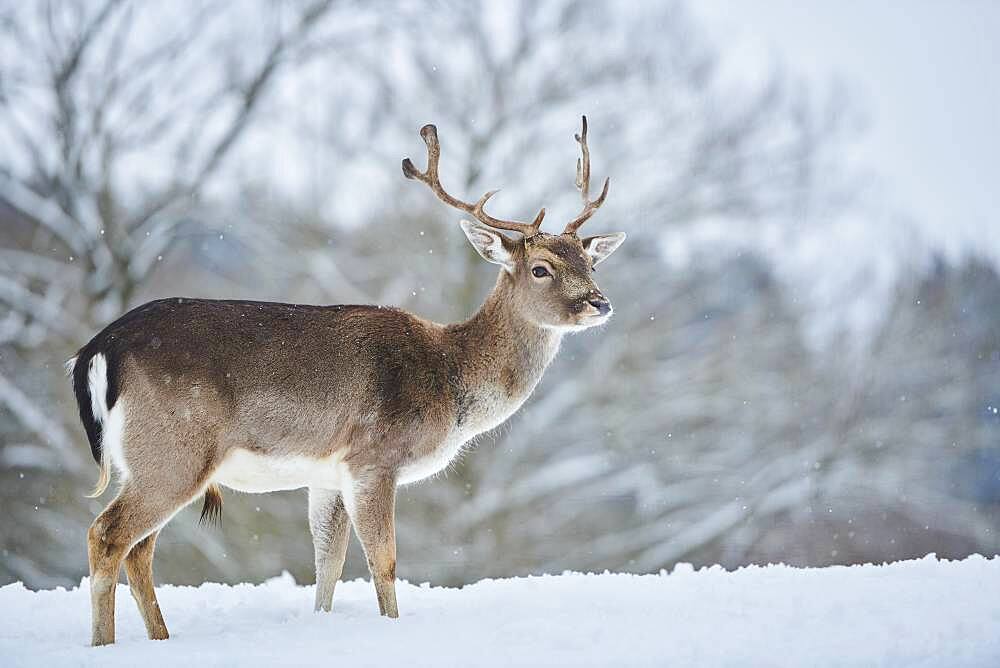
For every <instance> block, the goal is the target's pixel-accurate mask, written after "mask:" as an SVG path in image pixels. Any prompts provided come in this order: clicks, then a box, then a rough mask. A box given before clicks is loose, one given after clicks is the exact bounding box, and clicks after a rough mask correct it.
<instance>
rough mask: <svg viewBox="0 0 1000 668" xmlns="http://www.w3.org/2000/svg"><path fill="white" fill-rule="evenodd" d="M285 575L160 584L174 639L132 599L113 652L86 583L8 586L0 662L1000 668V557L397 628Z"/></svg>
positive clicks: (849, 570) (545, 604)
mask: <svg viewBox="0 0 1000 668" xmlns="http://www.w3.org/2000/svg"><path fill="white" fill-rule="evenodd" d="M312 589H313V588H312V587H302V586H298V585H296V584H295V582H294V581H293V580H292V578H291V577H290V576H289V575H287V574H285V575H282V576H280V577H276V578H274V579H271V580H268V581H267V582H265V583H263V584H261V585H247V584H243V585H237V586H234V587H231V586H227V585H219V584H205V585H202V586H201V587H174V586H163V587H160V588H159V589H158V595H159V598H160V604H161V606H162V608H163V611H164V616H165V617H166V620H167V625H168V626H169V627H170V631H171V634H172V636H173V637H172V638H171V639H170V640H168V641H162V642H154V641H149V640H146V638H145V632H144V629H143V626H142V622H141V620H140V618H139V614H138V612H137V610H136V607H135V605H134V603H133V602H132V601H131V600H130V598H129V594H128V588H127V587H119V589H118V599H117V605H118V644H117V645H114V646H110V647H102V648H96V649H94V648H90V647H88V646H87V643H88V640H89V635H90V628H89V624H90V609H89V594H88V587H87V582H86V581H84V582H82V583H81V586H80V587H79V588H75V589H73V590H71V591H66V590H64V589H61V588H60V589H55V590H47V591H39V592H32V591H29V590H27V589H25V588H24V587H23V586H22V585H20V584H13V585H8V586H6V587H3V588H0V617H2V618H3V620H4V622H3V624H2V625H0V663H2V664H3V665H4V666H27V665H44V666H62V665H75V666H78V665H95V666H98V665H99V666H102V667H106V666H135V665H142V666H144V668H148V667H150V666H157V665H171V666H174V665H178V664H179V662H181V661H183V660H190V659H197V661H198V665H199V666H215V665H240V666H254V665H260V666H273V665H313V666H315V665H331V666H337V665H339V666H345V665H349V666H357V665H386V664H390V663H395V664H400V665H409V666H413V665H416V666H425V665H426V666H430V665H435V666H447V665H461V666H490V665H563V666H569V665H573V666H579V665H616V666H620V665H668V664H669V665H675V666H677V665H681V666H683V665H688V666H706V665H768V666H779V665H781V666H806V665H809V666H817V665H838V666H839V665H864V666H871V665H879V666H914V665H947V666H988V665H989V666H996V665H1000V558H993V559H985V558H983V557H979V556H974V557H970V558H968V559H965V560H964V561H939V560H938V559H936V558H935V557H934V556H933V555H930V556H928V557H926V558H924V559H920V560H916V561H906V562H899V563H894V564H889V565H884V566H853V567H839V566H838V567H831V568H821V569H799V568H791V567H787V566H767V567H748V568H742V569H740V570H737V571H734V572H727V571H725V570H723V569H722V568H719V567H712V568H708V569H702V570H699V571H695V570H694V569H693V568H691V567H690V566H688V565H684V564H682V565H679V566H678V567H677V568H675V569H674V571H673V572H672V573H670V574H666V573H661V574H660V575H621V574H607V573H606V574H603V575H581V574H576V573H568V574H563V575H558V576H542V577H528V578H516V579H510V580H484V581H482V582H479V583H477V584H474V585H470V586H467V587H463V588H462V589H450V588H441V587H429V586H427V585H420V586H417V585H410V584H406V583H400V585H399V587H398V594H399V607H400V612H401V617H400V619H398V620H388V619H383V618H381V617H379V616H378V608H377V605H376V602H375V594H374V591H373V589H372V587H371V584H370V583H368V582H364V581H360V580H357V581H353V582H347V583H341V584H340V585H339V586H338V588H337V595H336V598H335V602H334V610H333V612H332V613H330V614H316V613H313V612H312V594H313V592H312ZM140 662H141V663H140Z"/></svg>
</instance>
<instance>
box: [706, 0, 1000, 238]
mask: <svg viewBox="0 0 1000 668" xmlns="http://www.w3.org/2000/svg"><path fill="white" fill-rule="evenodd" d="M690 7H691V9H692V11H693V13H694V14H695V16H697V17H699V18H700V19H702V23H703V25H704V27H705V28H706V29H707V31H708V34H709V37H710V39H711V41H713V42H715V43H716V44H718V45H720V46H724V47H725V48H724V49H723V52H724V53H725V54H726V56H727V60H729V59H730V58H732V60H730V61H729V62H730V63H732V62H736V63H738V65H737V68H742V67H746V68H748V72H749V71H752V70H755V69H758V68H761V67H767V66H769V65H773V64H774V63H775V62H777V63H779V64H781V65H782V66H783V67H784V69H785V70H786V71H788V72H789V73H790V74H795V75H800V76H803V77H805V78H806V79H807V80H808V81H810V82H811V83H813V84H815V85H816V87H817V88H819V87H822V86H824V85H826V84H828V83H830V82H831V81H833V80H835V79H840V80H843V81H845V82H846V83H847V84H848V85H849V88H850V90H851V91H852V93H856V98H857V99H856V102H857V103H859V104H860V105H861V108H862V110H863V111H864V112H865V115H866V116H868V117H869V119H870V123H871V124H870V128H869V131H868V135H867V137H866V139H865V141H864V147H863V151H862V155H861V158H862V161H863V163H864V164H866V165H869V166H870V167H871V168H872V170H873V171H875V172H876V173H877V174H878V175H879V176H880V177H881V182H882V185H883V189H884V192H885V196H886V197H887V198H888V203H889V205H890V206H892V208H894V209H897V210H899V211H901V212H903V213H905V214H907V215H909V216H912V217H913V218H915V219H916V220H917V222H918V223H920V224H921V227H922V229H923V230H925V234H926V236H927V240H928V241H930V242H932V243H933V244H934V245H936V246H943V247H945V248H947V249H948V250H951V251H956V250H959V249H960V248H961V249H963V250H964V249H968V248H970V247H971V248H978V249H979V250H983V251H986V252H987V253H988V254H991V255H993V256H994V257H997V255H998V253H997V251H998V249H1000V216H998V215H997V211H998V204H1000V197H998V194H997V191H998V189H1000V128H998V125H1000V1H995V0H975V1H973V0H960V1H950V2H949V1H945V0H940V1H938V2H927V1H919V2H918V1H915V0H910V1H906V2H904V1H902V0H888V1H885V2H862V1H861V0H846V1H839V2H835V1H833V0H825V1H817V0H810V1H808V2H807V1H800V2H796V1H794V0H767V1H763V0H762V1H759V2H738V1H732V0H730V1H727V0H699V1H698V2H694V3H691V5H690ZM984 244H985V245H986V246H987V247H984Z"/></svg>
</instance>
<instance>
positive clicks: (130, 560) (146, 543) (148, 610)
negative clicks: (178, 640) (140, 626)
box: [125, 531, 170, 640]
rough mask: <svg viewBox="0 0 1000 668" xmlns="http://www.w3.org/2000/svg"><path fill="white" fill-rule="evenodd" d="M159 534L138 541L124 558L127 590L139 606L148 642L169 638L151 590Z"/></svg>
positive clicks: (155, 533)
mask: <svg viewBox="0 0 1000 668" xmlns="http://www.w3.org/2000/svg"><path fill="white" fill-rule="evenodd" d="M159 533H160V532H159V531H154V532H153V533H151V534H149V535H148V536H146V537H145V538H143V539H142V540H140V541H139V542H138V543H136V544H135V546H134V547H133V548H132V549H131V550H130V551H129V553H128V556H126V557H125V573H126V575H128V584H129V589H131V591H132V598H134V599H135V602H136V605H138V606H139V613H140V614H141V615H142V621H143V622H144V623H145V624H146V633H147V634H148V635H149V639H150V640H166V639H167V638H169V637H170V634H169V633H167V625H166V624H164V623H163V615H162V614H160V604H159V603H157V601H156V592H155V590H154V589H153V550H155V549H156V536H157V535H158V534H159Z"/></svg>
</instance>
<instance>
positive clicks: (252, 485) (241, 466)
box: [212, 448, 350, 494]
mask: <svg viewBox="0 0 1000 668" xmlns="http://www.w3.org/2000/svg"><path fill="white" fill-rule="evenodd" d="M349 480H350V477H349V474H348V471H347V467H346V466H345V465H344V463H343V462H341V461H340V458H339V457H337V456H331V457H326V458H324V459H313V458H311V457H296V456H293V457H268V456H265V455H259V454H257V453H254V452H250V451H249V450H244V449H242V448H236V449H234V450H232V451H230V452H229V454H227V455H226V457H225V458H224V459H223V460H222V464H221V465H220V466H219V468H217V469H216V470H215V473H214V474H213V475H212V482H216V483H219V484H220V485H224V486H226V487H229V488H230V489H235V490H238V491H240V492H251V493H255V494H260V493H264V492H276V491H278V490H283V489H299V488H301V487H317V488H320V489H343V487H344V485H345V484H347V482H348V481H349Z"/></svg>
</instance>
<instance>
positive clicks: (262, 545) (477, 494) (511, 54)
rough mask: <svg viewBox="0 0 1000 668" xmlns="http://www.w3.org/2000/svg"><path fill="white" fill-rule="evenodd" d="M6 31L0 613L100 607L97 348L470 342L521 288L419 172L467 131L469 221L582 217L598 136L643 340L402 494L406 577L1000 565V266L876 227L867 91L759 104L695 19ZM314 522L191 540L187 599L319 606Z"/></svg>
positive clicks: (231, 517) (168, 567) (421, 17)
mask: <svg viewBox="0 0 1000 668" xmlns="http://www.w3.org/2000/svg"><path fill="white" fill-rule="evenodd" d="M0 35H2V39H0V503H2V507H3V509H4V517H3V519H2V520H0V550H2V551H0V584H2V583H6V582H11V581H15V580H22V581H24V582H25V583H26V584H28V585H29V586H32V587H49V586H53V585H57V584H70V583H75V582H78V580H79V578H80V577H81V576H82V575H84V574H85V573H86V570H87V562H86V547H85V532H86V528H87V526H88V525H89V523H90V522H91V521H92V519H93V517H94V515H95V514H96V513H97V512H99V510H100V509H101V507H103V504H104V503H106V501H107V499H103V500H90V499H85V498H84V497H83V494H84V493H86V492H87V491H89V489H90V486H91V484H92V482H93V480H94V479H95V478H96V475H97V470H96V467H95V466H94V464H93V462H92V460H91V458H90V453H89V449H88V448H87V446H86V439H85V437H84V434H83V431H82V429H81V428H80V427H79V425H78V423H77V418H76V416H75V404H74V401H73V398H72V393H71V390H70V386H69V383H68V382H67V380H66V378H65V377H64V375H63V368H62V363H63V362H64V361H65V360H66V359H67V358H69V357H70V356H72V355H73V354H74V352H75V351H76V349H77V348H78V347H79V346H81V345H82V344H83V343H85V342H86V341H87V340H88V338H89V337H90V336H92V335H93V334H94V333H96V331H98V330H99V329H100V328H101V327H103V326H104V325H105V324H107V323H108V322H110V321H111V320H113V319H114V318H115V317H117V316H118V315H119V314H121V313H122V312H123V311H125V310H127V309H128V308H131V307H132V306H135V305H138V304H139V303H142V302H144V301H147V300H149V299H153V298H157V297H164V296H200V297H226V298H254V299H273V300H280V301H302V302H311V303H344V302H353V303H358V302H361V303H386V304H395V305H400V306H403V307H404V308H408V309H410V310H413V311H415V312H417V313H419V314H421V315H423V316H426V317H431V318H434V319H436V320H439V321H455V320H459V319H462V318H465V317H467V316H469V315H470V314H471V313H472V312H473V311H474V310H475V308H476V307H477V306H478V304H479V302H480V300H481V299H482V298H483V297H484V296H485V294H486V293H487V291H488V290H489V287H490V286H491V285H492V282H493V281H494V279H495V273H496V272H495V268H493V267H491V266H489V265H487V264H485V263H483V262H482V261H481V260H480V259H479V258H478V257H477V256H476V255H475V253H474V251H472V249H471V248H469V247H468V246H467V244H466V242H465V240H464V238H463V236H462V235H461V234H460V233H459V230H458V229H457V224H456V223H457V218H456V217H455V215H454V212H450V211H447V210H446V209H444V207H443V206H441V205H440V204H439V203H438V202H437V201H436V200H434V199H433V198H432V197H429V196H428V194H427V193H426V192H425V189H423V188H419V187H414V185H413V184H412V183H411V182H408V181H406V180H405V179H404V178H402V174H401V172H400V169H399V161H400V159H401V158H402V157H404V156H406V155H411V156H414V157H416V158H420V159H422V156H423V146H422V143H421V142H420V140H419V137H418V135H417V130H418V129H419V127H420V126H421V125H422V124H424V123H426V122H434V123H436V124H437V125H438V127H439V131H440V135H441V141H442V143H443V144H444V151H443V152H444V159H443V163H442V172H443V174H442V178H443V180H444V181H445V183H447V184H449V186H450V187H451V188H452V189H453V190H454V191H456V193H464V194H466V195H468V196H472V195H477V196H478V194H479V193H481V192H484V191H486V190H488V189H492V188H496V187H503V188H504V193H503V194H502V195H500V196H499V197H498V198H497V199H496V201H495V204H494V205H493V206H494V210H495V211H496V212H497V213H498V214H499V215H506V216H509V217H518V216H521V217H524V216H529V215H531V214H533V212H534V211H536V210H537V209H538V207H539V206H541V205H543V204H544V205H546V206H547V207H548V208H549V217H548V219H549V220H554V221H555V220H562V219H565V218H567V217H569V216H571V215H572V214H573V213H574V212H575V209H576V207H577V204H578V199H577V198H578V195H577V194H576V191H575V190H574V188H573V177H574V165H575V160H576V152H577V145H576V143H575V142H574V141H573V140H572V134H573V132H575V131H576V130H577V125H578V123H579V116H580V114H582V113H586V114H587V115H588V117H589V119H590V122H591V129H592V130H591V141H590V144H591V147H592V150H593V155H594V170H595V173H596V175H595V178H597V179H602V178H603V177H604V175H611V176H612V181H613V182H612V188H611V195H610V197H609V200H608V204H607V205H606V206H605V207H604V208H603V209H602V211H601V213H600V215H599V216H598V218H597V219H596V220H595V222H593V223H591V225H593V226H594V229H595V230H597V229H599V230H602V231H626V232H628V233H629V241H628V243H626V244H625V246H623V248H622V250H620V251H618V253H617V254H616V255H615V258H614V260H613V261H609V262H608V264H607V265H604V266H602V269H601V271H600V274H599V276H598V279H599V281H600V284H601V286H602V289H603V290H604V291H605V292H606V294H608V295H609V296H610V298H611V299H612V301H613V302H614V304H615V307H616V316H615V318H614V319H613V320H612V321H611V323H610V324H609V325H607V326H606V327H604V328H602V329H601V330H600V331H591V332H588V333H585V334H582V335H579V336H575V337H571V338H569V339H568V340H567V341H566V342H565V343H564V348H563V351H562V352H561V353H560V355H559V357H558V358H557V360H556V362H555V363H554V364H553V366H552V367H551V368H550V370H549V371H548V373H547V375H546V377H545V378H544V380H543V382H542V384H541V385H540V386H539V388H538V390H537V391H536V393H535V396H534V397H533V398H532V399H531V400H529V402H528V403H527V404H526V406H525V407H524V408H523V409H522V410H521V412H520V413H519V414H517V415H515V416H514V417H513V418H512V419H511V420H510V422H509V423H508V424H506V425H504V426H503V427H502V428H501V429H499V430H498V431H497V433H494V434H492V435H487V436H484V437H482V438H481V439H480V443H479V444H478V447H476V448H475V449H474V450H472V451H471V452H469V453H468V454H467V455H466V456H464V457H463V458H462V459H461V460H460V461H458V462H456V463H455V464H454V465H453V466H451V467H450V468H449V470H448V471H447V472H446V473H445V474H442V475H441V476H439V477H438V478H436V479H434V480H430V481H425V482H423V483H421V484H418V485H414V486H412V487H408V488H405V489H402V490H401V491H400V497H399V509H398V514H399V517H398V527H399V529H398V530H399V546H400V547H399V552H400V568H399V574H400V577H403V578H407V579H410V580H412V581H432V582H435V583H445V584H458V583H466V582H470V581H475V580H477V579H480V578H483V577H491V576H504V575H519V574H525V573H539V572H556V571H562V570H565V569H584V570H603V569H611V570H625V571H634V572H647V571H655V570H657V569H660V568H669V567H670V566H672V564H674V563H676V562H678V561H689V562H693V563H695V564H698V565H701V564H712V563H721V564H724V565H726V566H730V567H732V566H737V565H740V564H747V563H760V562H769V561H784V562H787V563H793V564H802V565H826V564H835V563H855V562H862V561H883V560H892V559H901V558H907V557H916V556H922V555H924V554H926V553H928V552H937V553H938V554H939V556H947V557H961V556H964V555H967V554H969V553H972V552H982V553H988V554H995V553H997V551H998V550H1000V539H998V537H997V532H998V530H1000V514H998V512H997V511H998V505H997V504H998V503H1000V479H998V478H1000V448H998V445H997V435H998V434H1000V415H998V412H1000V411H998V409H997V407H998V406H1000V373H998V372H1000V278H998V276H997V272H996V267H995V264H994V263H992V262H991V261H989V260H988V259H987V258H983V257H977V256H976V255H975V254H974V253H969V254H967V255H964V256H961V257H959V258H957V259H956V258H954V257H948V258H945V257H944V256H941V255H939V254H938V253H936V252H935V249H934V248H930V247H927V246H925V245H923V244H922V243H921V242H920V236H919V235H918V234H916V233H915V232H914V227H913V225H912V224H911V223H910V222H908V220H907V219H906V218H904V217H902V216H899V215H896V214H893V213H891V212H886V211H885V210H884V208H882V207H880V206H879V204H878V201H877V198H876V197H874V196H873V194H872V192H871V189H870V188H869V187H868V181H869V179H868V176H869V175H868V174H867V173H866V171H865V169H864V165H859V164H856V161H855V160H853V158H852V155H853V151H852V147H854V146H856V144H857V142H859V141H864V125H863V123H861V122H860V121H859V120H858V116H859V115H858V114H857V113H855V112H854V110H853V107H852V101H851V100H850V99H848V96H847V95H845V94H844V93H843V92H842V91H841V90H840V89H838V88H837V87H831V89H829V90H823V91H817V90H810V89H809V88H807V87H806V86H804V85H803V84H802V83H801V82H799V81H797V80H795V79H794V78H793V77H791V76H789V75H787V74H783V73H782V72H779V71H776V72H774V73H773V75H772V76H770V77H767V78H765V79H763V80H758V81H738V82H733V81H730V80H728V79H727V78H726V77H724V76H723V75H722V74H721V71H722V65H723V64H724V63H725V59H726V53H725V51H724V50H720V49H719V48H718V47H717V46H716V45H713V44H711V43H710V42H709V41H708V40H707V39H705V37H704V36H703V35H702V34H701V31H700V30H699V27H698V25H697V24H696V22H695V21H693V20H692V18H691V16H690V15H689V14H688V13H687V12H686V11H685V9H684V7H683V5H680V4H664V3H648V4H643V3H635V4H633V3H629V4H628V5H619V4H617V3H592V2H577V1H573V0H569V1H562V0H560V1H552V2H545V3H536V2H530V1H527V0H525V1H523V2H514V3H489V2H486V1H485V0H483V1H480V2H447V1H441V2H432V3H422V2H421V3H418V2H405V1H397V2H392V1H387V2H381V3H362V2H351V1H349V0H315V1H302V2H291V1H278V0H245V1H242V2H237V3H220V2H209V1H204V2H199V1H194V0H190V1H188V0H185V1H183V2H175V3H135V2H126V1H118V0H110V1H107V2H97V1H92V2H88V1H84V0H78V1H72V0H67V1H61V0H52V1H45V2H41V1H40V2H32V3H7V4H5V5H4V6H3V7H2V8H0ZM419 162H421V160H419V159H418V163H419ZM552 224H553V225H554V224H555V223H552ZM172 445H173V444H170V443H164V444H163V447H165V448H169V447H172ZM305 505H306V498H305V493H304V491H298V492H285V493H274V494H269V495H256V496H250V495H241V494H237V493H235V492H228V493H226V509H225V521H224V525H223V527H222V528H221V529H205V528H200V527H198V526H197V524H196V512H195V510H193V509H189V510H187V511H185V512H183V513H181V514H180V515H179V516H178V517H177V518H176V519H175V520H174V521H173V522H172V523H171V524H170V525H169V526H168V528H167V529H166V530H165V531H164V532H163V534H161V537H160V539H159V541H158V545H159V547H160V549H159V551H158V553H157V565H156V568H157V572H158V577H159V579H160V580H161V581H165V582H174V583H195V582H200V581H202V580H214V581H224V582H238V581H246V580H251V581H253V580H260V579H263V578H265V577H268V576H270V575H273V574H275V573H278V572H280V571H281V570H282V569H287V570H289V571H291V572H292V573H293V574H294V575H295V576H296V578H297V579H299V580H300V581H306V582H309V581H311V579H312V548H311V542H310V538H309V531H308V525H307V521H306V515H305ZM347 568H348V570H347V575H348V576H354V575H361V574H365V573H366V570H365V564H364V560H363V559H360V558H358V551H357V546H356V545H353V546H352V555H351V556H350V557H349V561H348V566H347Z"/></svg>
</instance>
